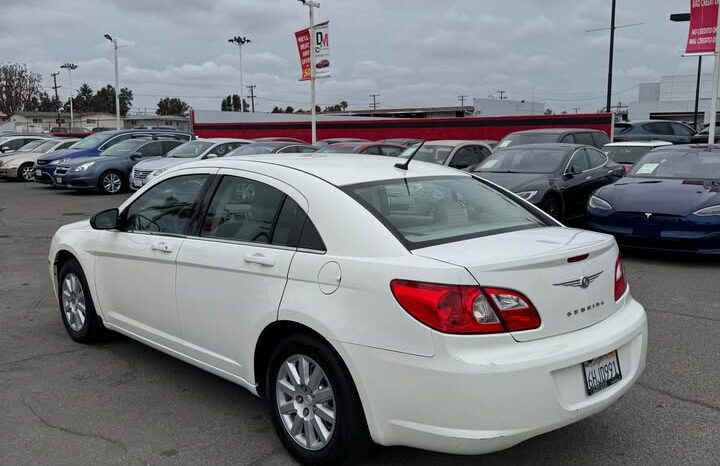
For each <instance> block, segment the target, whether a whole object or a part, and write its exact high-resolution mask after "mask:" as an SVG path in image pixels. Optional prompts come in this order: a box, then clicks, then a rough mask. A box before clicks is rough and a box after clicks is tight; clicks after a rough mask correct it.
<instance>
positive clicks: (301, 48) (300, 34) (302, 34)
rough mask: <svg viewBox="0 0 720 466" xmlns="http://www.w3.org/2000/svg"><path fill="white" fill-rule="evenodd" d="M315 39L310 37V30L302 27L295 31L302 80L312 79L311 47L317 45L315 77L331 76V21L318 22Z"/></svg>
mask: <svg viewBox="0 0 720 466" xmlns="http://www.w3.org/2000/svg"><path fill="white" fill-rule="evenodd" d="M314 29H315V37H314V38H313V39H314V40H313V41H311V40H310V39H311V38H310V30H309V29H308V28H305V29H301V30H299V31H297V32H296V33H295V40H296V42H297V46H298V53H299V54H300V70H301V74H300V81H309V80H310V47H311V46H314V47H315V77H316V78H329V77H330V74H331V72H330V33H329V30H330V22H329V21H326V22H324V23H320V24H316V25H315V27H314ZM311 43H312V45H311Z"/></svg>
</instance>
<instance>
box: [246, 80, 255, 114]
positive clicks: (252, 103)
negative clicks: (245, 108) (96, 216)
mask: <svg viewBox="0 0 720 466" xmlns="http://www.w3.org/2000/svg"><path fill="white" fill-rule="evenodd" d="M246 87H247V88H248V89H250V95H249V96H248V97H250V102H251V107H250V108H251V110H252V112H253V113H255V97H256V96H255V88H256V87H257V86H256V85H255V84H250V85H248V86H246Z"/></svg>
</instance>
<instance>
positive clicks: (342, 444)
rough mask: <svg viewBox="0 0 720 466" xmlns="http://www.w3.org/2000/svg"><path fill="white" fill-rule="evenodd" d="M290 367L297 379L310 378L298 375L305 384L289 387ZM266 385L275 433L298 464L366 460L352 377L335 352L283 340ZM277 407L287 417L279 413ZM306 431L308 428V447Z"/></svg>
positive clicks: (305, 340)
mask: <svg viewBox="0 0 720 466" xmlns="http://www.w3.org/2000/svg"><path fill="white" fill-rule="evenodd" d="M303 360H304V361H307V368H308V369H307V372H304V371H302V370H301V368H302V367H303V363H302V361H303ZM288 363H290V364H292V365H293V366H294V367H295V368H296V369H297V371H298V373H299V374H305V373H306V374H308V375H307V376H305V377H303V375H300V377H301V379H304V380H305V383H300V384H297V383H296V382H295V383H293V382H290V381H291V380H293V378H292V377H293V376H292V371H291V370H289V366H288ZM318 369H320V371H321V373H318V372H317V371H318ZM316 374H317V375H318V377H317V378H315V376H316ZM294 380H296V381H297V380H298V379H294ZM313 380H315V381H316V382H313ZM281 385H282V386H283V388H280V387H281ZM313 385H315V387H313ZM265 386H266V400H267V401H268V407H269V409H270V416H271V418H272V423H273V427H274V428H275V432H276V433H277V435H278V437H280V441H281V442H282V443H283V445H284V446H285V448H286V449H287V450H288V452H290V454H291V455H292V456H294V457H295V458H296V459H297V460H298V461H299V462H300V463H301V464H306V465H319V466H330V465H341V464H344V463H345V462H347V461H349V460H354V459H358V458H360V457H362V456H365V455H367V453H368V452H369V451H370V450H371V449H372V448H371V447H372V445H373V443H372V440H371V439H370V433H369V432H368V428H367V423H366V421H365V414H364V412H363V409H362V405H361V403H360V397H359V396H358V394H357V391H356V389H355V385H354V384H353V382H352V378H351V377H350V374H349V372H348V370H347V369H346V368H345V366H344V364H343V363H342V362H341V360H340V359H339V358H338V357H337V356H336V355H335V353H334V351H332V349H330V348H328V347H327V346H326V345H325V344H324V343H322V342H320V341H318V339H316V338H313V337H310V336H307V335H294V336H290V337H288V338H286V339H285V340H283V341H281V342H280V343H279V344H278V345H277V348H276V349H275V351H274V352H273V354H272V355H271V357H270V363H269V365H268V371H267V379H266V384H265ZM314 388H317V389H314ZM328 390H329V392H328ZM318 394H321V396H322V399H320V398H318ZM308 395H309V396H308ZM280 407H282V409H283V412H284V413H285V414H281V411H280V409H281V408H280ZM333 413H334V415H331V414H333ZM298 419H300V421H297V420H298ZM333 419H334V421H333ZM304 420H307V422H305V421H304ZM296 422H299V424H296ZM296 425H297V426H299V430H298V431H297V433H296V434H295V435H293V434H291V431H292V429H293V426H296ZM306 429H310V430H309V432H310V436H311V437H310V438H311V441H310V442H309V443H310V445H309V446H308V442H307V439H308V436H307V435H305V433H306V432H308V430H306ZM323 435H326V436H325V437H323Z"/></svg>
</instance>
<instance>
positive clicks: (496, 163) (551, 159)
mask: <svg viewBox="0 0 720 466" xmlns="http://www.w3.org/2000/svg"><path fill="white" fill-rule="evenodd" d="M473 173H474V174H475V175H477V176H480V177H481V178H484V179H486V180H489V181H492V182H493V183H496V184H499V185H500V186H502V187H504V188H506V189H508V190H510V191H512V192H514V193H515V194H517V195H518V196H520V197H522V198H523V199H525V200H526V201H529V202H532V203H533V204H535V205H537V206H538V207H540V208H541V209H543V210H544V211H545V212H547V213H548V214H550V215H552V216H553V217H555V218H557V219H558V220H572V219H576V218H582V217H583V216H584V214H585V206H586V205H587V201H588V198H589V197H590V194H592V192H593V191H595V190H596V189H599V188H601V187H603V186H605V185H607V184H610V183H614V182H615V181H617V180H619V179H620V178H622V177H623V175H624V174H625V169H624V167H623V166H622V165H620V164H618V163H615V162H613V161H612V160H610V159H609V158H608V157H607V156H606V155H605V154H603V153H602V152H600V151H599V150H597V149H596V148H594V147H590V146H583V145H578V144H559V143H556V144H528V145H525V146H518V147H511V148H509V149H501V150H499V151H497V152H495V153H494V154H493V155H491V156H490V157H488V158H487V160H485V161H484V162H483V163H482V164H480V165H479V166H478V167H477V168H476V169H475V170H473Z"/></svg>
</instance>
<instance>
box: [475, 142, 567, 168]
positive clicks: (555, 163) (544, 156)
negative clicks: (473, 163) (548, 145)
mask: <svg viewBox="0 0 720 466" xmlns="http://www.w3.org/2000/svg"><path fill="white" fill-rule="evenodd" d="M566 156H567V151H565V150H556V149H555V150H553V149H530V150H527V149H521V148H518V149H506V150H503V151H500V152H497V153H495V154H493V155H491V156H490V157H488V158H487V160H485V162H483V163H482V164H481V165H480V166H479V167H478V168H477V169H476V170H475V171H476V172H490V173H555V172H557V171H558V170H560V166H561V165H562V163H563V161H564V160H565V157H566Z"/></svg>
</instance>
